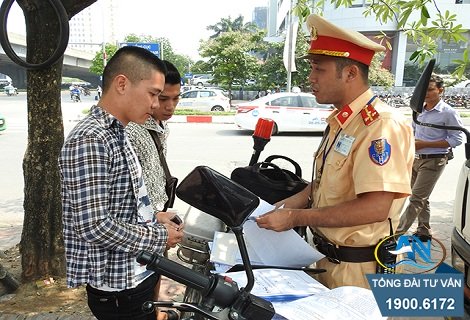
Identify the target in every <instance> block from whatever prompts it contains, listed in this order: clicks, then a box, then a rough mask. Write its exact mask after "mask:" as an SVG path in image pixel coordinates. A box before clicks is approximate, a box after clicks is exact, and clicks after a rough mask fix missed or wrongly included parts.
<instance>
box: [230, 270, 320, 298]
mask: <svg viewBox="0 0 470 320" xmlns="http://www.w3.org/2000/svg"><path fill="white" fill-rule="evenodd" d="M253 274H254V277H255V284H254V286H253V289H252V290H251V293H252V294H254V295H256V296H258V297H262V298H264V299H266V300H269V301H292V300H295V299H299V298H303V297H307V296H309V295H312V294H316V293H320V292H325V291H328V288H327V287H325V286H324V285H322V284H321V283H320V282H318V281H317V280H315V279H313V278H312V277H311V276H309V275H308V274H306V273H305V272H303V271H300V270H283V269H256V270H253ZM225 275H226V276H228V277H230V278H232V279H233V280H234V281H236V282H237V284H238V287H239V288H242V287H245V286H246V284H247V278H246V273H245V271H238V272H229V273H226V274H225Z"/></svg>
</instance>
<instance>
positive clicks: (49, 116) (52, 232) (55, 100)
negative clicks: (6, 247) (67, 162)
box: [17, 0, 96, 280]
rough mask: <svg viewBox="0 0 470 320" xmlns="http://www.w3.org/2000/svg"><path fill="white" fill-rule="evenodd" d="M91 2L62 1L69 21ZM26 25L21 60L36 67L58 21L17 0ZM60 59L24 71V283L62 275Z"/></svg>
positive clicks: (39, 5)
mask: <svg viewBox="0 0 470 320" xmlns="http://www.w3.org/2000/svg"><path fill="white" fill-rule="evenodd" d="M95 1H96V0H64V1H62V4H63V6H64V8H65V10H66V12H67V14H68V17H69V19H70V18H71V17H73V16H74V15H75V14H77V13H78V12H80V11H81V10H83V9H85V8H86V7H88V6H90V5H91V4H92V3H94V2H95ZM17 3H18V5H19V6H20V7H21V9H22V10H23V12H24V16H25V22H26V32H27V37H26V43H27V52H26V60H27V61H28V62H29V63H36V64H37V63H41V62H43V61H45V60H47V59H48V58H49V57H50V56H51V54H52V53H53V52H54V51H55V48H56V47H57V43H58V42H59V22H58V19H57V16H56V13H55V11H54V9H53V8H52V7H51V6H50V5H49V2H48V1H43V0H17ZM62 62H63V59H59V61H57V62H55V63H54V64H53V65H51V66H48V67H45V68H44V69H41V70H28V71H27V83H28V88H27V95H28V102H27V104H28V143H27V148H26V152H25V156H24V159H23V172H24V183H25V188H24V190H25V191H24V223H23V232H22V235H21V241H20V252H21V258H22V259H21V261H22V262H21V263H22V269H23V271H22V277H23V279H24V280H32V279H38V278H43V277H45V276H50V275H63V274H64V273H65V255H64V243H63V236H62V205H61V196H60V176H59V168H58V165H57V158H58V156H59V152H60V149H61V147H62V143H63V141H64V127H63V123H62V111H61V99H60V83H61V77H62Z"/></svg>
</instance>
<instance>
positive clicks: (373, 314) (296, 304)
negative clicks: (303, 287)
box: [273, 286, 387, 320]
mask: <svg viewBox="0 0 470 320" xmlns="http://www.w3.org/2000/svg"><path fill="white" fill-rule="evenodd" d="M273 306H274V309H275V310H276V315H277V318H276V319H283V318H285V319H288V320H323V319H337V320H339V319H348V320H363V319H368V320H376V319H377V320H378V319H387V318H386V317H382V314H381V313H380V309H379V307H378V305H377V302H376V301H375V298H374V295H373V293H372V291H371V290H369V289H364V288H360V287H351V286H345V287H338V288H335V289H332V290H327V291H323V292H320V293H317V294H314V295H310V296H308V297H306V298H301V299H298V300H295V301H291V302H273ZM281 316H282V317H281Z"/></svg>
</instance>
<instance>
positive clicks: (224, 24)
mask: <svg viewBox="0 0 470 320" xmlns="http://www.w3.org/2000/svg"><path fill="white" fill-rule="evenodd" d="M207 30H212V31H214V34H213V35H211V36H210V38H211V39H214V38H217V37H218V36H220V35H221V34H222V33H224V32H232V31H240V32H242V33H250V32H256V31H257V30H258V27H257V26H256V25H255V24H254V23H252V22H247V23H244V22H243V16H242V15H239V16H238V17H237V18H235V20H233V21H232V18H230V16H229V17H228V18H222V19H221V20H220V21H219V22H217V23H216V24H214V25H210V26H208V27H207Z"/></svg>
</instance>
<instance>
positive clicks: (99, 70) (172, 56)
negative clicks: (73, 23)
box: [90, 34, 192, 75]
mask: <svg viewBox="0 0 470 320" xmlns="http://www.w3.org/2000/svg"><path fill="white" fill-rule="evenodd" d="M124 42H143V43H160V45H161V48H162V49H163V50H162V57H163V59H165V60H168V61H171V62H172V63H173V64H174V65H175V67H176V68H177V69H178V70H179V71H180V73H181V74H184V73H185V72H189V66H190V65H191V64H192V60H191V59H190V58H189V57H188V56H183V55H179V54H176V53H175V52H174V51H173V48H172V46H171V43H170V41H169V40H168V39H167V38H164V37H162V38H154V37H152V36H149V35H140V36H138V35H136V34H129V35H127V36H126V37H125V38H124ZM117 49H118V47H117V46H116V45H113V44H106V46H105V51H106V55H107V59H110V58H111V57H112V56H113V55H114V53H115V52H116V51H117ZM103 70H104V65H103V54H102V51H98V52H97V53H96V55H95V57H94V58H93V60H92V65H91V67H90V71H91V72H93V73H95V74H98V75H101V74H103Z"/></svg>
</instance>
